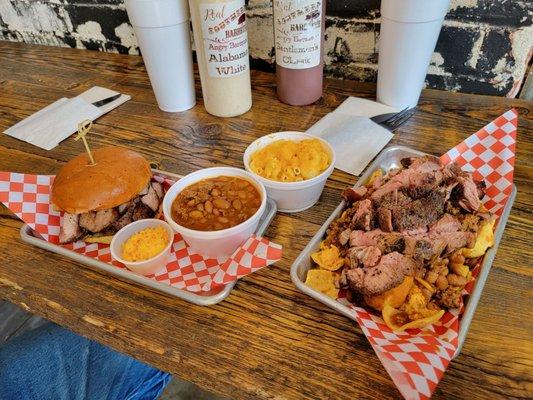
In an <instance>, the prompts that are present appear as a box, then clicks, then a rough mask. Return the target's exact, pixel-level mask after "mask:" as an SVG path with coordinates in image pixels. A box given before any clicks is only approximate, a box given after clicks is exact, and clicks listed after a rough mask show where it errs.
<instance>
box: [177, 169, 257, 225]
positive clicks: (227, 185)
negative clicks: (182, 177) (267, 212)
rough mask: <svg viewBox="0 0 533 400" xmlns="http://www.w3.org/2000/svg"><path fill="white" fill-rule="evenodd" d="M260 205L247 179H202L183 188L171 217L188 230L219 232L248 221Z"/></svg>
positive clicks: (254, 188)
mask: <svg viewBox="0 0 533 400" xmlns="http://www.w3.org/2000/svg"><path fill="white" fill-rule="evenodd" d="M260 205H261V194H260V193H259V191H258V190H257V188H256V187H255V186H254V185H253V184H252V183H251V182H250V181H248V180H246V179H242V178H238V177H234V176H218V177H216V178H208V179H203V180H201V181H199V182H196V183H194V184H192V185H190V186H187V187H186V188H185V189H183V190H182V191H181V192H180V193H179V194H178V195H177V197H176V199H174V202H173V203H172V210H171V212H172V218H173V219H174V221H176V222H177V223H178V224H180V225H181V226H184V227H185V228H189V229H194V230H197V231H218V230H221V229H227V228H231V227H233V226H235V225H238V224H240V223H241V222H244V221H246V220H247V219H248V218H250V217H251V216H252V215H254V214H255V213H256V211H257V210H258V209H259V206H260Z"/></svg>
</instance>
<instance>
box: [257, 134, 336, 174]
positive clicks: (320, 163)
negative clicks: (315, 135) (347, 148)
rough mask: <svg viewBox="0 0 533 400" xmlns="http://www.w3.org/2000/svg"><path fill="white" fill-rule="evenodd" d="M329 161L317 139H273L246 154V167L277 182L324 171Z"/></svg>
mask: <svg viewBox="0 0 533 400" xmlns="http://www.w3.org/2000/svg"><path fill="white" fill-rule="evenodd" d="M330 163H331V160H330V157H329V155H328V153H327V151H326V150H325V149H324V146H323V145H322V143H320V141H319V140H317V139H305V140H302V141H300V142H293V141H291V140H284V139H282V140H277V141H275V142H273V143H271V144H269V145H268V146H266V147H264V148H262V149H260V150H257V151H256V152H255V153H253V154H252V156H251V157H250V168H251V169H252V171H253V172H255V173H256V174H257V175H259V176H262V177H263V178H267V179H272V180H274V181H279V182H298V181H303V180H307V179H311V178H314V177H315V176H318V175H320V174H321V173H322V172H324V171H325V170H326V169H327V168H328V167H329V165H330Z"/></svg>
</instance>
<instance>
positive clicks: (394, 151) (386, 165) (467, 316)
mask: <svg viewBox="0 0 533 400" xmlns="http://www.w3.org/2000/svg"><path fill="white" fill-rule="evenodd" d="M423 155H426V153H423V152H421V151H417V150H413V149H410V148H408V147H403V146H393V147H389V148H387V149H385V150H383V151H382V152H381V153H380V154H379V156H378V157H377V158H376V159H375V160H374V162H373V163H372V164H371V165H370V166H369V167H368V169H367V170H366V172H365V173H364V174H363V175H362V176H361V178H359V180H358V181H357V183H356V184H355V186H354V187H358V186H361V185H362V184H363V183H364V182H366V181H367V180H368V178H370V175H371V174H372V172H374V171H375V170H376V169H378V168H380V169H382V170H384V171H388V170H390V169H391V168H397V167H400V160H401V159H402V158H404V157H418V156H423ZM515 196H516V186H514V185H513V190H512V192H511V195H510V197H509V200H508V201H507V204H506V205H505V208H504V210H503V213H502V215H501V217H500V219H499V221H498V225H497V227H496V230H495V233H494V246H492V247H491V248H490V249H489V250H488V251H487V253H486V254H485V257H484V258H483V263H482V264H481V270H480V272H479V275H478V277H477V278H476V281H475V284H474V289H473V291H472V294H471V295H470V296H468V297H467V298H465V310H464V313H463V314H462V315H461V319H460V323H459V338H458V339H459V347H458V348H457V352H456V353H455V356H457V355H458V354H459V353H460V352H461V348H462V347H463V343H464V340H465V338H466V334H467V332H468V328H469V327H470V323H471V322H472V317H473V316H474V312H475V310H476V307H477V303H478V301H479V298H480V297H481V292H482V291H483V286H484V285H485V282H486V280H487V276H488V275H489V271H490V268H491V266H492V261H493V260H494V256H495V255H496V251H497V249H498V245H499V243H500V239H501V237H502V234H503V230H504V229H505V225H506V224H507V220H508V219H509V213H510V211H511V207H512V206H513V202H514V199H515ZM343 209H344V201H343V202H341V204H339V206H338V207H337V208H336V209H335V211H333V213H332V214H331V216H330V217H329V218H328V220H327V221H326V222H325V223H324V225H322V227H321V228H320V229H319V231H318V232H317V233H316V234H315V236H313V238H312V239H311V241H310V242H309V243H308V244H307V246H306V247H305V248H304V249H303V250H302V252H301V253H300V255H299V256H298V258H297V259H296V260H295V261H294V263H293V264H292V267H291V279H292V281H293V282H294V284H295V285H296V287H297V288H298V289H300V290H301V291H302V292H304V293H306V294H308V295H309V296H311V297H313V298H314V299H316V300H318V301H320V302H322V303H324V304H326V305H327V306H329V307H331V308H333V309H334V310H337V311H338V312H339V313H341V314H343V315H345V316H347V317H348V318H350V319H353V320H354V321H355V317H354V315H353V311H352V310H350V309H349V308H348V307H346V306H345V305H343V304H341V303H339V302H338V301H336V300H333V299H332V298H331V297H328V296H326V295H324V294H322V293H320V292H318V291H316V290H314V289H312V288H310V287H309V286H307V285H306V284H305V283H304V282H305V279H306V277H307V271H309V269H310V268H311V267H312V265H311V253H313V252H315V251H317V250H318V247H319V245H320V242H321V241H322V239H323V238H324V236H325V234H326V230H327V228H328V227H329V225H330V224H331V223H332V222H333V221H334V220H335V219H336V218H337V217H338V216H339V215H340V214H341V212H342V210H343Z"/></svg>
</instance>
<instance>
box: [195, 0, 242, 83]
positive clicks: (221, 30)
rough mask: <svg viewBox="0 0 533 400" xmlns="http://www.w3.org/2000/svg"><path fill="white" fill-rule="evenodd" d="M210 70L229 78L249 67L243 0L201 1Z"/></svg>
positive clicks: (206, 59)
mask: <svg viewBox="0 0 533 400" xmlns="http://www.w3.org/2000/svg"><path fill="white" fill-rule="evenodd" d="M200 19H201V22H202V33H203V40H204V50H205V61H206V64H207V72H208V73H209V76H211V77H213V78H227V77H232V76H236V75H240V74H243V73H245V72H246V71H248V70H249V68H250V61H249V59H248V34H247V32H246V7H245V5H244V0H235V1H230V2H227V3H203V4H200Z"/></svg>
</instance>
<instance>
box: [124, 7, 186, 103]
mask: <svg viewBox="0 0 533 400" xmlns="http://www.w3.org/2000/svg"><path fill="white" fill-rule="evenodd" d="M125 4H126V10H127V12H128V17H129V19H130V22H131V24H132V26H133V29H134V31H135V36H136V38H137V41H138V43H139V47H140V48H141V53H142V57H143V60H144V64H145V66H146V70H147V71H148V76H149V77H150V82H151V84H152V89H153V90H154V94H155V98H156V100H157V104H158V106H159V108H160V109H161V110H163V111H167V112H177V111H184V110H188V109H190V108H192V107H194V105H195V104H196V95H195V88H194V74H193V66H192V50H191V36H190V24H189V18H190V16H189V8H188V4H187V0H125Z"/></svg>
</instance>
